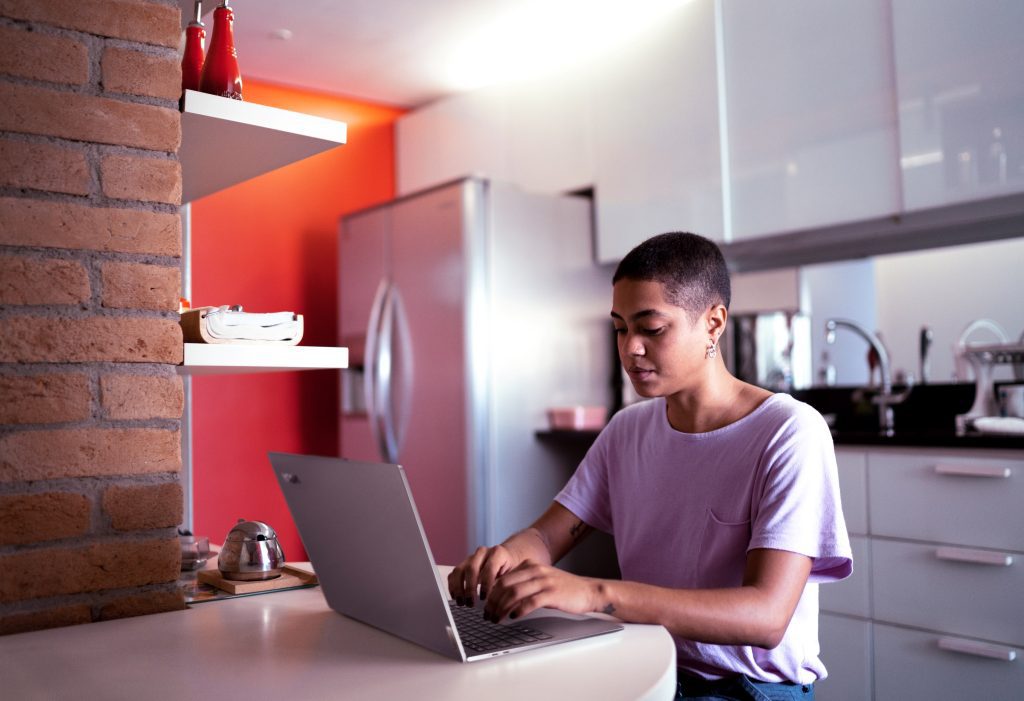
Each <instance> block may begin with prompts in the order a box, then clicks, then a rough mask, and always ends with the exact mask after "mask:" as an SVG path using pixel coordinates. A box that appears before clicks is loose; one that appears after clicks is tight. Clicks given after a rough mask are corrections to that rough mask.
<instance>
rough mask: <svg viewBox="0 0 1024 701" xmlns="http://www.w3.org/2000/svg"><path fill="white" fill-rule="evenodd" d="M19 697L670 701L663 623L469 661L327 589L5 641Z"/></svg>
mask: <svg viewBox="0 0 1024 701" xmlns="http://www.w3.org/2000/svg"><path fill="white" fill-rule="evenodd" d="M0 680H2V681H0V688H2V689H3V696H4V698H11V699H57V698H69V699H70V698H82V699H94V698H95V699H99V698H102V699H141V698H145V699H174V700H175V701H180V700H181V699H190V698H211V699H289V700H295V699H325V698H332V699H404V698H439V699H473V700H474V701H476V700H477V699H480V698H488V699H491V700H493V701H501V700H502V699H517V700H518V699H523V698H530V699H568V698H593V699H598V698H599V699H670V698H672V697H673V695H674V693H675V646H674V645H673V643H672V638H671V637H670V636H669V634H668V632H667V631H666V630H665V629H664V628H662V627H660V626H645V625H633V624H627V625H626V627H625V630H624V631H623V632H621V633H614V634H611V635H606V636H600V637H598V638H594V639H591V640H582V641H578V642H574V643H568V644H565V645H559V646H555V647H551V648H546V649H540V650H533V651H530V652H524V653H520V654H514V655H508V656H504V657H500V658H496V659H492V660H484V661H481V662H474V663H469V664H460V663H459V662H457V661H455V660H451V659H448V658H445V657H442V656H440V655H438V654H435V653H433V652H430V651H428V650H426V649H423V648H420V647H418V646H416V645H413V644H412V643H408V642H405V641H404V640H401V639H399V638H396V637H393V636H391V635H388V634H387V633H383V632H380V631H378V630H376V629H374V628H370V627H369V626H366V625H363V624H361V623H358V622H356V621H353V620H351V619H349V618H346V617H344V616H341V615H339V614H337V613H335V612H334V611H332V610H330V609H329V608H328V607H327V604H326V602H325V601H324V598H323V595H322V593H321V590H320V588H319V587H315V588H311V589H296V590H290V591H282V592H275V593H271V594H263V595H259V596H248V597H241V598H236V599H227V600H221V601H210V602H205V603H201V604H195V605H194V606H193V607H192V608H189V609H187V610H185V611H174V612H169V613H161V614H154V615H150V616H141V617H138V618H126V619H120V620H116V621H107V622H103V623H90V624H86V625H78V626H70V627H67V628H54V629H51V630H43V631H36V632H31V633H20V634H15V635H8V636H2V637H0Z"/></svg>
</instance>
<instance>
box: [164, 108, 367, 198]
mask: <svg viewBox="0 0 1024 701" xmlns="http://www.w3.org/2000/svg"><path fill="white" fill-rule="evenodd" d="M347 132H348V126H347V125H346V124H345V123H344V122H339V121H336V120H333V119H325V118H323V117H314V116H312V115H308V114H301V113H299V112H291V111H289V110H282V109H278V108H277V107H268V106H266V105H257V104H254V103H251V102H243V101H241V100H231V99H228V98H226V97H217V96H216V95H208V94H207V93H201V92H196V91H194V90H186V91H185V100H184V106H183V107H182V113H181V148H180V149H179V150H178V158H179V160H180V161H181V181H182V193H181V201H182V202H184V203H187V202H192V201H194V200H197V199H199V198H201V197H205V196H206V195H210V194H213V193H214V192H217V191H218V190H223V189H224V188H226V187H230V186H232V185H237V184H238V183H241V182H244V181H246V180H249V179H250V178H255V177H256V176H257V175H262V174H264V173H269V172H270V171H272V170H276V169H278V168H282V167H284V166H286V165H289V164H291V163H294V162H296V161H301V160H302V159H304V158H308V157H310V156H315V155H316V154H318V153H323V152H324V151H327V150H330V149H332V148H334V147H336V146H341V145H342V144H344V143H345V140H346V138H347Z"/></svg>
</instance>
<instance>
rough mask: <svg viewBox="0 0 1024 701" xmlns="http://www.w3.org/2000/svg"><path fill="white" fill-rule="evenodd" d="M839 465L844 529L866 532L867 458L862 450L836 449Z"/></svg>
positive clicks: (851, 531)
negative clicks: (844, 520) (844, 521)
mask: <svg viewBox="0 0 1024 701" xmlns="http://www.w3.org/2000/svg"><path fill="white" fill-rule="evenodd" d="M836 463H837V464H838V466H839V494H840V497H841V498H842V500H843V516H844V517H845V518H846V530H847V531H849V532H850V533H851V534H853V533H856V534H857V535H866V534H867V532H868V480H867V472H868V459H867V453H865V452H864V451H863V450H850V449H849V448H837V449H836Z"/></svg>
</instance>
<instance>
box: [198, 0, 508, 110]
mask: <svg viewBox="0 0 1024 701" xmlns="http://www.w3.org/2000/svg"><path fill="white" fill-rule="evenodd" d="M180 1H181V7H182V20H183V22H184V21H187V20H188V19H191V16H192V12H193V7H194V0H180ZM217 4H219V0H206V1H205V2H203V13H204V15H205V16H204V19H203V22H204V23H205V24H206V32H207V38H206V45H207V48H209V45H210V37H211V36H212V33H213V15H212V14H210V13H211V12H212V10H213V8H214V7H215V6H216V5H217ZM517 4H522V0H300V1H296V2H286V1H283V0H232V1H231V2H230V5H231V7H232V8H233V9H234V13H235V27H234V28H235V47H236V48H237V50H238V63H239V67H240V69H241V71H242V77H243V79H244V78H246V77H249V78H257V79H260V80H265V81H269V82H273V83H279V84H283V85H291V86H295V87H301V88H309V89H313V90H317V91H321V92H327V93H334V94H339V95H346V96H350V97H357V98H362V99H366V100H370V101H374V102H382V103H386V104H391V105H398V106H406V107H414V106H418V105H421V104H425V103H427V102H430V101H431V100H434V99H437V98H439V97H441V96H443V95H446V94H450V93H452V92H454V91H456V90H457V89H458V86H455V85H453V84H452V82H451V81H450V80H448V79H446V76H445V71H444V68H443V66H442V65H439V64H441V62H443V61H444V60H445V59H446V58H447V55H446V53H445V51H444V49H445V47H452V46H453V45H456V44H457V43H459V42H463V41H465V40H466V39H467V38H468V37H471V35H472V34H473V32H474V28H475V27H479V26H481V25H482V24H484V23H485V22H486V21H487V20H488V18H489V17H494V16H495V15H500V14H501V13H503V12H505V11H507V10H509V9H510V8H513V7H514V6H515V5H517ZM282 29H286V30H288V31H289V32H291V39H288V40H284V39H281V38H278V37H277V36H276V34H275V33H276V32H278V31H279V30H282Z"/></svg>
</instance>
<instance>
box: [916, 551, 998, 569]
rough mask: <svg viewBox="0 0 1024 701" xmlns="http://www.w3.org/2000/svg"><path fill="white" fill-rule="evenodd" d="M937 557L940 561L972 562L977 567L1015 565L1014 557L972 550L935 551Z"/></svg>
mask: <svg viewBox="0 0 1024 701" xmlns="http://www.w3.org/2000/svg"><path fill="white" fill-rule="evenodd" d="M935 557H937V558H939V559H940V560H951V561H953V562H970V563H972V564H975V565H995V566H996V567H1009V566H1010V565H1012V564H1013V555H1009V554H1007V553H999V552H993V551H991V550H974V549H972V548H939V549H938V550H936V551H935Z"/></svg>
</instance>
